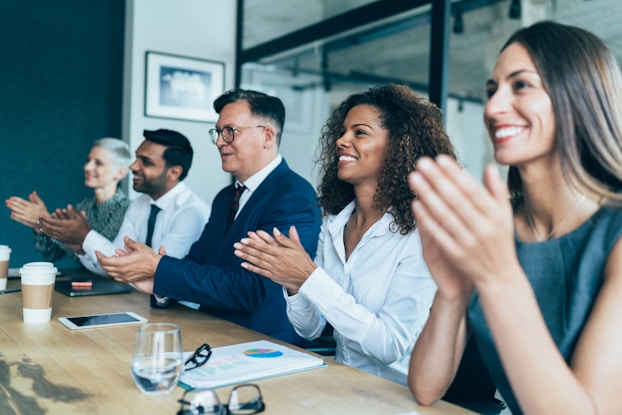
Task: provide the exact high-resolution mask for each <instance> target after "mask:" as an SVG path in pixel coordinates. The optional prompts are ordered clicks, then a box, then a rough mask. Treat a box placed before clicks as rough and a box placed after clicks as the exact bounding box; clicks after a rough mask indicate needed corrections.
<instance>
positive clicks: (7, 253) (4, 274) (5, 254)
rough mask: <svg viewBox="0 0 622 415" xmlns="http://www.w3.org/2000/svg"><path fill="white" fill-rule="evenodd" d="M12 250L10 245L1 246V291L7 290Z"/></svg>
mask: <svg viewBox="0 0 622 415" xmlns="http://www.w3.org/2000/svg"><path fill="white" fill-rule="evenodd" d="M10 259H11V248H9V246H8V245H0V291H4V290H6V279H7V278H8V276H9V260H10Z"/></svg>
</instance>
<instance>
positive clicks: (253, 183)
mask: <svg viewBox="0 0 622 415" xmlns="http://www.w3.org/2000/svg"><path fill="white" fill-rule="evenodd" d="M281 161H283V156H281V155H280V154H279V155H277V156H276V157H275V159H274V160H272V161H271V162H270V163H268V164H267V165H266V166H265V167H264V168H263V169H261V170H259V171H258V172H257V173H255V174H253V175H252V176H251V177H249V178H248V179H246V181H245V182H244V183H242V182H241V181H239V180H236V181H235V182H236V183H239V184H241V185H244V187H246V189H245V190H244V191H243V192H242V195H241V196H240V201H239V202H238V211H237V212H236V214H235V217H236V218H237V217H238V214H239V213H240V212H241V211H242V209H243V208H244V205H245V204H246V202H248V199H250V198H251V196H252V195H253V192H254V191H255V190H257V188H258V187H259V185H260V184H261V183H263V181H264V180H265V179H266V177H268V175H269V174H270V173H272V170H274V169H276V168H277V167H278V166H279V164H281Z"/></svg>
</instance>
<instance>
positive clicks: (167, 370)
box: [132, 323, 184, 395]
mask: <svg viewBox="0 0 622 415" xmlns="http://www.w3.org/2000/svg"><path fill="white" fill-rule="evenodd" d="M183 365H184V360H183V347H182V345H181V332H180V330H179V326H176V325H175V324H164V323H154V324H145V325H143V326H141V327H140V328H139V329H138V333H136V345H135V347H134V358H133V359H132V377H133V378H134V382H135V383H136V386H138V389H140V390H141V392H143V393H145V394H147V395H164V394H167V393H169V392H170V391H172V390H173V389H174V388H175V386H176V385H177V382H178V381H179V377H180V376H181V373H182V370H183Z"/></svg>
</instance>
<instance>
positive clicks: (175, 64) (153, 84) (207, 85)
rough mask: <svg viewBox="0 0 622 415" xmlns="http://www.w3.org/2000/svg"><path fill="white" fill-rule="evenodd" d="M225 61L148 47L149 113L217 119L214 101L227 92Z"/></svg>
mask: <svg viewBox="0 0 622 415" xmlns="http://www.w3.org/2000/svg"><path fill="white" fill-rule="evenodd" d="M224 88H225V64H224V63H223V62H217V61H211V60H207V59H196V58H190V57H186V56H177V55H170V54H166V53H159V52H152V51H148V52H147V53H146V57H145V115H146V116H147V117H158V118H175V119H180V120H189V121H198V122H216V120H217V119H218V114H216V112H215V111H214V108H213V107H212V104H213V102H214V100H215V99H216V98H218V97H219V96H220V95H222V93H223V92H224Z"/></svg>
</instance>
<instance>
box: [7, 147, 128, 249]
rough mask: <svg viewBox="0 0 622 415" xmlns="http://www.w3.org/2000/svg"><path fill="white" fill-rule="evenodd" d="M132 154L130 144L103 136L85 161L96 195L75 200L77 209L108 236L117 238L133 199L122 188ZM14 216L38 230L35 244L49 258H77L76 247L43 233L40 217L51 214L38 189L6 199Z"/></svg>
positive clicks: (87, 182) (86, 180) (89, 183)
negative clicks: (26, 195)
mask: <svg viewBox="0 0 622 415" xmlns="http://www.w3.org/2000/svg"><path fill="white" fill-rule="evenodd" d="M131 158H132V155H131V153H130V150H129V147H128V145H127V144H126V143H125V142H123V141H122V140H119V139H117V138H101V139H99V140H96V141H95V142H94V143H93V146H92V147H91V151H90V152H89V154H88V156H87V158H86V162H85V163H84V185H85V186H86V187H90V188H91V189H93V192H94V195H93V196H92V197H86V198H84V199H83V200H81V201H80V202H78V203H77V204H76V207H75V209H76V210H77V211H78V212H81V213H82V214H83V215H85V216H86V218H87V220H88V222H89V225H90V226H91V228H92V229H94V230H96V231H97V232H99V233H101V234H102V235H104V236H105V237H106V238H108V239H111V240H112V239H114V237H115V236H116V235H117V232H118V231H119V227H120V226H121V222H123V216H124V215H125V211H126V210H127V208H128V206H129V204H130V201H129V199H128V198H127V196H126V195H125V194H124V193H123V191H122V190H121V189H120V188H119V181H121V180H122V179H123V178H124V177H125V176H126V175H127V172H128V167H129V165H130V162H131ZM6 205H7V207H8V208H9V209H10V210H11V219H13V220H15V221H17V222H19V223H22V224H24V225H26V226H28V227H30V228H32V229H33V231H34V232H35V247H36V248H37V249H38V250H39V251H40V252H41V253H42V254H43V257H44V258H45V260H47V261H58V260H60V259H62V258H64V257H65V256H69V257H71V258H74V259H76V260H77V257H76V256H75V253H74V252H73V250H72V249H71V248H70V247H68V246H65V244H63V243H62V242H60V241H58V240H56V239H53V238H51V237H49V236H48V235H46V234H44V233H43V232H42V230H41V228H40V227H39V217H40V216H43V215H47V216H50V215H51V214H50V212H48V210H47V207H46V206H45V203H44V202H43V200H42V199H41V198H40V197H39V195H38V194H37V192H36V191H33V192H32V193H31V194H30V195H28V200H26V199H22V198H21V197H18V196H11V197H10V198H9V199H7V200H6Z"/></svg>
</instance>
